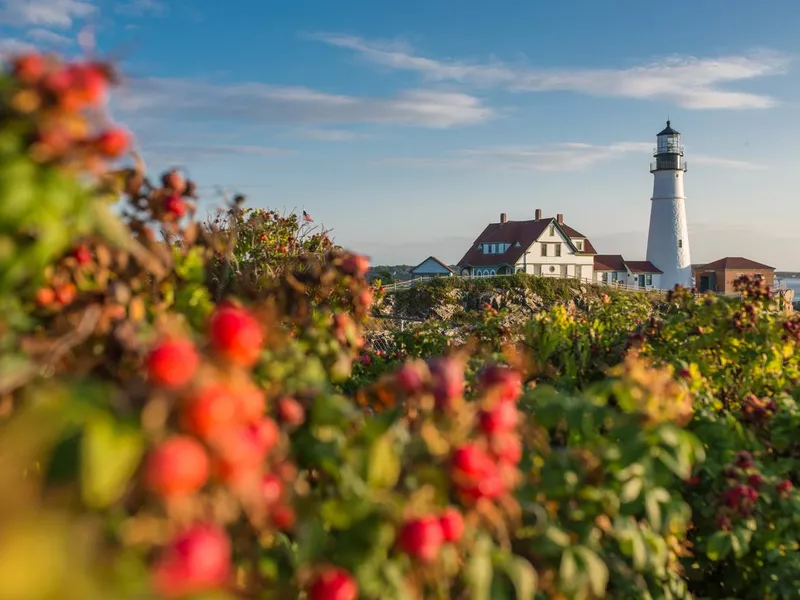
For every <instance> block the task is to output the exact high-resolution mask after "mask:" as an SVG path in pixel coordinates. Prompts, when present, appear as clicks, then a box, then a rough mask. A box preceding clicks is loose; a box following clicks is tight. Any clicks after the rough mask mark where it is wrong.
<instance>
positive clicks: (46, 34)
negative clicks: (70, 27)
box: [26, 27, 74, 46]
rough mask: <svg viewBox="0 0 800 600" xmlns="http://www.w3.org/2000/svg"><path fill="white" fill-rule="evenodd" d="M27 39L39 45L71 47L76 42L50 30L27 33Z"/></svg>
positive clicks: (35, 30) (38, 29)
mask: <svg viewBox="0 0 800 600" xmlns="http://www.w3.org/2000/svg"><path fill="white" fill-rule="evenodd" d="M26 37H27V38H28V39H30V40H31V41H32V42H34V43H36V44H37V45H44V46H69V45H70V44H72V43H73V41H74V40H72V39H71V38H69V37H67V36H66V35H61V34H60V33H56V32H55V31H50V30H49V29H41V28H38V27H37V28H35V29H31V30H30V31H28V32H27V34H26Z"/></svg>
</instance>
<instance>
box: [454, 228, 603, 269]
mask: <svg viewBox="0 0 800 600" xmlns="http://www.w3.org/2000/svg"><path fill="white" fill-rule="evenodd" d="M551 224H552V225H555V226H556V227H558V228H560V229H561V231H562V233H564V235H565V237H567V238H581V239H584V240H585V242H584V245H583V247H584V249H583V251H582V252H579V251H577V250H576V253H577V254H596V252H595V249H594V247H593V246H592V245H591V243H590V242H589V240H587V239H586V236H584V235H583V234H582V233H579V232H577V231H575V230H574V229H573V228H572V227H569V226H568V225H563V224H562V225H559V224H558V222H557V221H556V220H555V219H553V218H545V219H539V220H536V221H506V222H505V223H490V224H489V225H487V226H486V229H484V230H483V232H482V233H481V234H480V235H479V236H478V238H477V239H476V240H475V241H474V242H473V243H472V247H471V248H470V249H469V250H467V253H466V254H465V255H464V257H463V258H462V259H461V260H460V261H458V264H459V265H470V266H475V267H481V266H488V265H499V264H509V265H514V264H516V262H517V261H518V260H519V259H520V257H522V254H523V253H524V252H525V251H526V250H527V249H528V248H530V246H531V244H533V242H535V241H536V240H537V239H539V236H540V235H542V233H544V230H545V229H547V227H548V226H550V225H551ZM497 242H507V243H509V244H511V246H510V247H509V248H508V250H506V251H505V252H502V253H498V254H484V253H483V252H481V251H480V249H479V247H478V246H480V244H485V243H497ZM517 244H519V245H517Z"/></svg>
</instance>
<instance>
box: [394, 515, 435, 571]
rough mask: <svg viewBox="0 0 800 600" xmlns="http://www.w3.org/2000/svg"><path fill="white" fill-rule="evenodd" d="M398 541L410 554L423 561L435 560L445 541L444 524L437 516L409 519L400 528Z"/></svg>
mask: <svg viewBox="0 0 800 600" xmlns="http://www.w3.org/2000/svg"><path fill="white" fill-rule="evenodd" d="M398 542H399V544H400V548H402V549H403V550H404V551H405V552H406V553H407V554H408V555H409V556H412V557H414V558H418V559H420V560H421V561H423V562H433V561H434V560H436V558H437V557H438V556H439V550H440V549H441V547H442V544H443V543H444V532H443V531H442V525H441V523H440V522H439V519H437V518H435V517H423V518H421V519H415V520H413V521H408V522H406V523H405V524H404V525H403V528H402V529H401V530H400V534H399V536H398Z"/></svg>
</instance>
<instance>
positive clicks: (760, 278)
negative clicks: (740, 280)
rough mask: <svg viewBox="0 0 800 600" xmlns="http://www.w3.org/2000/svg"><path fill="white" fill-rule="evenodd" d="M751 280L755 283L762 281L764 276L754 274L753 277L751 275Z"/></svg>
mask: <svg viewBox="0 0 800 600" xmlns="http://www.w3.org/2000/svg"><path fill="white" fill-rule="evenodd" d="M753 279H755V280H756V281H761V280H762V279H764V275H762V274H761V273H756V274H755V275H753Z"/></svg>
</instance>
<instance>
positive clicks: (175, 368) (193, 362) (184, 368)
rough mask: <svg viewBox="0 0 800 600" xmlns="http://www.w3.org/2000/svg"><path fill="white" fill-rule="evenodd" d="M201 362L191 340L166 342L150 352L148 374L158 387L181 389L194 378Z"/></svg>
mask: <svg viewBox="0 0 800 600" xmlns="http://www.w3.org/2000/svg"><path fill="white" fill-rule="evenodd" d="M199 362H200V361H199V358H198V357H197V351H196V350H195V348H194V344H193V343H192V342H191V341H190V340H184V339H169V340H164V341H162V342H160V343H159V344H158V345H157V346H156V347H155V348H153V350H152V351H151V352H150V356H149V357H148V358H147V374H148V377H149V378H150V381H152V382H153V383H155V384H156V385H163V386H164V387H168V388H176V387H181V386H184V385H186V384H187V383H189V381H191V379H192V377H194V374H195V372H196V371H197V365H198V363H199Z"/></svg>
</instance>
